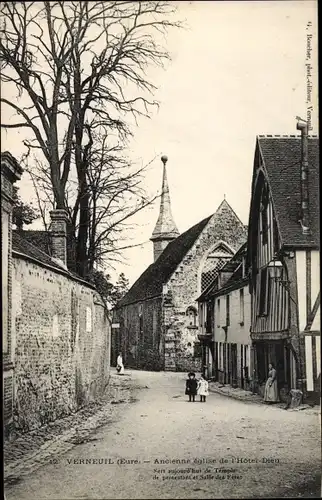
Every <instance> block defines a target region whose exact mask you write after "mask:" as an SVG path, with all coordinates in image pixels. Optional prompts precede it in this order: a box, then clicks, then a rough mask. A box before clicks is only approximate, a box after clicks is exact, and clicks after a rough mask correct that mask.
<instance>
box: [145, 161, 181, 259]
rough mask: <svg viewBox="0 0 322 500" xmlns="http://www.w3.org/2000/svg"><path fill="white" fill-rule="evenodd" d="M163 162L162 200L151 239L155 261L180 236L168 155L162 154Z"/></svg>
mask: <svg viewBox="0 0 322 500" xmlns="http://www.w3.org/2000/svg"><path fill="white" fill-rule="evenodd" d="M161 161H162V163H163V178H162V193H161V202H160V213H159V217H158V220H157V223H156V225H155V228H154V230H153V233H152V236H151V238H150V239H151V241H153V248H154V261H156V260H157V258H158V257H159V255H160V254H161V253H162V252H163V250H164V249H165V247H166V246H167V245H168V244H169V243H170V241H172V240H174V239H175V238H177V237H178V236H179V234H180V233H179V231H178V228H177V226H176V224H175V222H174V220H173V216H172V212H171V201H170V193H169V185H168V179H167V167H166V163H167V161H168V158H167V156H162V157H161Z"/></svg>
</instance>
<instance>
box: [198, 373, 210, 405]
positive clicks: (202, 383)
mask: <svg viewBox="0 0 322 500" xmlns="http://www.w3.org/2000/svg"><path fill="white" fill-rule="evenodd" d="M198 394H199V396H200V403H205V402H206V396H208V395H209V392H208V382H207V380H205V379H204V377H203V375H201V377H200V380H199V381H198Z"/></svg>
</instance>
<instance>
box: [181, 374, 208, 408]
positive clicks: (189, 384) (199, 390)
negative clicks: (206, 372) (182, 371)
mask: <svg viewBox="0 0 322 500" xmlns="http://www.w3.org/2000/svg"><path fill="white" fill-rule="evenodd" d="M186 395H187V396H189V401H195V398H196V396H197V395H198V396H200V403H205V402H206V396H208V395H209V391H208V382H207V380H205V378H204V376H203V375H201V376H200V379H199V380H197V379H196V374H195V373H193V372H190V373H188V378H187V380H186Z"/></svg>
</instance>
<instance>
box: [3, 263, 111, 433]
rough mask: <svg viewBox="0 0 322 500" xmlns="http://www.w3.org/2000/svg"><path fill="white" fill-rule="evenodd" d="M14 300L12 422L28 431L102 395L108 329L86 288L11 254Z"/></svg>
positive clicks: (91, 292)
mask: <svg viewBox="0 0 322 500" xmlns="http://www.w3.org/2000/svg"><path fill="white" fill-rule="evenodd" d="M12 298H13V301H12V344H13V345H12V349H13V357H14V363H15V378H14V421H15V426H16V427H17V428H19V429H21V430H24V431H27V430H30V429H34V428H36V427H39V426H41V425H43V424H45V423H47V422H50V421H54V420H55V419H56V418H59V417H62V416H64V415H66V414H68V413H70V412H71V411H74V410H77V409H78V408H80V407H81V406H84V405H86V404H87V403H88V402H90V401H91V400H95V399H96V398H97V397H99V396H100V395H101V394H102V393H103V391H104V389H105V386H106V384H107V382H108V378H109V358H110V323H109V319H108V317H107V315H106V313H105V310H104V308H103V305H102V303H101V301H100V299H99V296H98V295H97V292H96V291H95V290H94V289H93V288H92V287H91V286H90V285H88V284H86V283H85V282H82V281H81V280H77V279H73V278H71V277H70V276H69V275H67V274H66V273H64V272H62V273H59V272H57V271H56V270H54V269H50V268H49V267H48V268H46V267H45V266H43V265H40V264H37V263H36V262H35V261H32V260H30V259H28V258H22V257H20V256H19V257H18V256H17V255H15V254H14V258H13V280H12Z"/></svg>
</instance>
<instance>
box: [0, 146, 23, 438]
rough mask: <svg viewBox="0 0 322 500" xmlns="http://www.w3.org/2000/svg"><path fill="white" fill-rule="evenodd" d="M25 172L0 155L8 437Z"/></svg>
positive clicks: (11, 406)
mask: <svg viewBox="0 0 322 500" xmlns="http://www.w3.org/2000/svg"><path fill="white" fill-rule="evenodd" d="M21 174H22V169H21V167H20V166H19V165H18V163H17V162H16V160H15V159H14V157H13V156H11V154H10V153H1V268H2V270H1V272H2V280H1V281H2V293H1V295H2V297H1V298H2V300H1V302H2V308H1V312H2V372H3V419H4V432H5V435H8V434H10V430H11V428H12V426H13V411H12V410H13V377H14V365H13V350H12V338H11V336H12V334H11V302H12V252H11V248H12V209H13V185H14V183H15V182H16V181H17V180H19V179H20V177H21Z"/></svg>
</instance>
